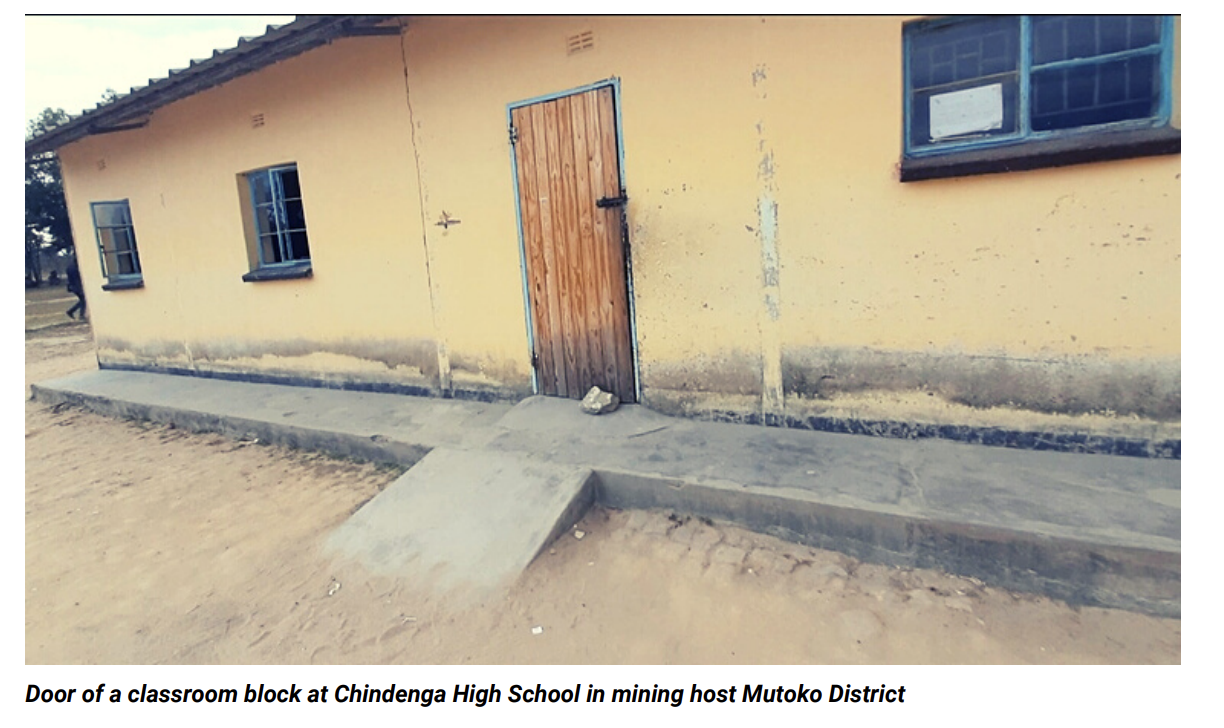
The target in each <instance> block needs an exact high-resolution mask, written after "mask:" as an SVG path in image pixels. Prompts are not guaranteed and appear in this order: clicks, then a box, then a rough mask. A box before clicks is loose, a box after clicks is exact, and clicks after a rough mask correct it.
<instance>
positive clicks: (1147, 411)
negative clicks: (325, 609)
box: [63, 17, 1180, 419]
mask: <svg viewBox="0 0 1224 728" xmlns="http://www.w3.org/2000/svg"><path fill="white" fill-rule="evenodd" d="M586 30H591V31H593V33H594V36H595V47H594V48H593V49H591V50H587V51H583V52H580V53H577V54H574V55H567V54H566V39H567V37H568V36H571V35H573V34H576V33H579V32H582V31H586ZM901 37H902V20H901V19H899V18H891V17H882V18H881V17H857V18H829V17H812V18H794V19H790V18H772V17H771V18H764V19H762V18H750V17H739V18H602V17H601V18H491V19H490V18H442V17H431V18H421V19H411V20H410V21H409V24H408V27H407V30H406V33H405V36H404V41H405V42H404V57H406V59H407V79H408V89H409V92H408V93H407V94H406V93H405V88H404V68H403V65H402V63H401V55H400V54H401V47H400V42H399V40H398V39H395V38H389V39H388V38H363V39H354V40H347V41H341V42H338V43H336V44H334V45H332V46H329V47H326V48H323V49H319V50H316V51H311V52H309V53H308V54H306V55H304V56H302V57H299V58H296V59H292V60H290V61H286V62H283V63H281V64H277V65H276V66H274V67H272V68H270V69H267V70H264V71H261V72H259V73H256V74H254V75H252V76H248V77H246V78H244V79H240V80H238V81H235V82H233V83H231V84H227V85H225V86H223V87H221V88H219V89H215V90H212V91H208V92H205V93H203V94H201V95H199V96H197V97H194V98H192V99H189V100H186V101H183V102H179V103H176V104H172V105H170V106H169V107H166V108H164V109H162V110H159V111H158V112H157V113H156V114H155V115H154V117H153V122H152V123H151V124H150V126H149V128H148V129H147V130H143V131H139V132H129V133H123V134H113V135H107V136H102V137H95V138H92V139H88V140H85V141H83V142H79V143H77V144H74V145H71V146H70V147H68V148H66V149H65V150H63V157H64V161H65V169H66V176H67V178H68V186H69V192H70V194H71V205H72V212H73V215H74V218H75V220H76V231H77V235H78V240H79V241H80V242H81V244H82V245H83V249H82V253H83V260H91V258H89V252H90V251H89V250H88V249H87V248H86V246H85V243H89V242H91V241H92V234H91V231H90V230H89V228H88V226H87V225H82V221H83V220H88V201H90V200H97V199H105V198H110V197H117V196H126V197H130V198H132V206H133V216H134V218H135V221H136V227H137V235H138V238H139V241H140V250H141V256H142V259H143V260H144V263H145V279H146V288H145V289H143V290H140V291H123V292H113V293H101V292H97V293H93V294H92V295H91V306H92V307H93V310H94V312H95V316H96V318H95V321H96V325H97V331H98V337H99V343H100V348H101V351H102V352H103V353H104V355H105V356H106V357H113V358H114V360H115V361H119V360H120V359H121V358H122V357H123V356H129V357H131V356H143V355H144V354H136V355H133V354H131V353H130V352H131V351H132V350H141V347H145V349H143V350H141V351H145V352H148V351H153V350H154V349H156V348H157V347H158V346H162V347H163V348H164V349H166V350H167V351H171V350H173V349H174V344H175V343H176V342H179V341H182V342H183V343H185V344H188V345H191V346H195V345H196V343H197V342H198V343H199V344H200V345H202V346H204V348H205V349H209V350H210V351H211V350H213V349H217V350H220V349H223V347H221V345H220V344H218V343H217V342H225V341H231V340H234V341H241V342H245V345H247V346H248V347H250V348H251V349H252V350H253V351H258V350H260V347H261V346H262V347H264V348H265V349H267V350H275V349H276V348H277V346H274V345H273V342H282V341H285V340H287V339H299V338H300V339H302V340H303V341H304V342H306V344H305V345H307V346H308V345H309V344H310V343H311V342H327V345H328V346H329V347H331V348H330V349H329V351H332V352H333V354H332V355H330V356H333V357H339V358H332V359H327V360H321V359H318V357H315V358H314V359H313V360H312V361H313V362H314V363H313V364H309V365H307V364H305V363H303V362H305V361H306V360H308V359H311V357H302V356H296V355H295V354H296V352H292V351H280V355H279V356H277V357H274V358H267V357H265V358H264V359H261V360H254V359H249V358H248V359H247V360H242V361H239V362H231V364H232V365H233V366H235V367H237V368H239V369H242V370H245V371H265V370H268V369H275V368H276V367H282V368H284V367H289V366H291V363H290V362H289V360H294V361H297V364H292V366H299V367H306V368H309V367H311V366H313V367H315V369H314V370H312V372H313V374H312V376H315V377H323V376H339V377H353V376H357V372H359V371H361V372H364V373H363V374H362V375H361V376H366V377H371V378H379V377H381V378H383V379H387V378H388V377H391V378H398V379H396V381H403V382H410V381H417V380H414V379H412V377H410V376H407V375H406V374H405V375H403V376H401V374H402V373H401V372H397V371H396V370H393V369H391V370H389V369H387V367H386V366H385V364H378V362H379V355H376V354H373V353H371V351H370V350H369V347H366V348H365V349H362V348H361V346H360V345H358V344H359V342H368V341H376V342H381V343H380V346H385V347H389V349H388V350H395V348H396V347H397V346H406V347H409V348H413V347H415V348H413V350H414V351H417V352H419V353H418V354H415V355H414V356H415V359H414V361H417V362H418V364H419V365H420V368H422V369H425V370H428V369H429V366H428V364H427V363H422V362H425V360H427V359H429V358H430V357H431V356H432V357H433V358H434V359H435V361H436V362H440V368H441V372H440V373H439V372H438V371H437V369H438V367H439V364H438V363H435V364H434V365H433V370H432V371H426V372H424V373H423V375H422V377H421V378H420V380H419V381H422V382H432V383H430V384H429V386H431V387H435V386H439V385H440V386H442V387H444V388H445V387H453V388H456V389H465V388H468V389H480V388H482V387H486V388H492V389H495V390H498V391H501V392H510V393H512V394H514V393H521V392H522V391H523V390H524V388H525V387H527V386H528V385H526V382H527V381H528V377H529V371H530V369H529V361H528V351H529V349H528V346H527V341H526V333H525V328H526V327H525V323H524V303H523V295H522V279H521V275H522V274H521V265H520V256H519V247H518V245H519V242H518V231H517V227H516V219H515V207H514V194H515V192H514V187H513V178H512V172H511V161H510V147H509V145H508V141H507V130H506V126H507V118H506V106H507V104H508V103H512V102H518V101H522V100H526V99H530V98H534V97H538V96H541V95H545V94H552V93H557V92H561V91H564V90H567V89H573V88H576V87H579V86H583V85H586V84H590V83H592V82H596V81H599V80H602V79H607V78H611V77H618V78H619V79H620V88H621V103H622V106H621V112H622V123H623V135H624V162H625V176H626V181H627V188H628V194H629V197H630V203H629V206H628V218H629V224H630V245H631V249H632V261H633V286H634V301H635V308H636V329H637V344H638V353H639V363H640V366H641V371H642V384H643V396H644V401H645V402H646V403H647V404H650V405H653V406H656V407H658V408H660V409H664V410H667V411H676V412H686V413H703V412H711V411H715V410H721V411H725V412H731V413H735V414H741V415H745V416H752V415H761V414H765V415H768V414H775V415H777V414H790V413H799V414H802V413H807V412H810V411H812V407H813V406H814V405H817V404H819V403H821V402H824V403H828V402H832V401H835V400H836V399H837V398H838V397H844V396H850V395H852V394H856V393H857V394H861V393H863V392H877V391H878V392H889V393H894V394H896V396H898V397H900V396H901V395H902V394H904V393H906V392H913V391H921V392H923V393H930V394H931V395H940V396H941V397H940V399H943V400H947V401H956V402H961V403H967V404H971V405H974V406H978V407H986V406H990V405H992V404H1006V403H1007V402H1012V403H1013V404H1014V405H1015V406H1018V407H1021V408H1029V409H1035V410H1040V411H1050V412H1060V411H1066V412H1082V411H1092V410H1107V409H1109V410H1121V411H1128V408H1129V411H1133V412H1136V413H1139V414H1143V415H1145V416H1151V417H1157V418H1162V419H1169V418H1170V417H1172V418H1176V413H1177V411H1179V408H1180V373H1179V367H1180V313H1179V311H1180V158H1179V157H1178V156H1164V157H1154V158H1145V159H1135V160H1127V161H1118V162H1106V163H1094V164H1087V165H1079V166H1074V167H1064V168H1057V169H1046V170H1039V171H1031V172H1022V173H1009V174H995V175H985V176H975V177H965V178H957V179H949V180H932V181H924V182H916V183H905V184H902V183H901V182H899V179H898V169H897V167H898V163H899V160H900V155H901V138H902V124H903V122H902V114H901V108H902V78H901V68H902V57H901V56H902V44H901ZM297 89H309V93H300V94H299V93H296V91H295V90H297ZM256 110H259V111H263V112H264V113H265V114H267V117H268V119H269V122H268V126H267V127H266V128H265V129H262V130H251V129H250V128H249V124H248V116H249V113H250V112H252V111H256ZM409 117H411V119H412V120H414V121H415V123H416V126H415V128H413V127H411V126H410V124H409V121H408V120H409ZM1175 118H1179V117H1176V115H1175ZM414 142H415V144H414ZM103 157H105V158H106V159H107V160H108V165H107V169H106V170H104V171H101V172H99V171H97V169H96V162H97V160H98V159H99V158H103ZM285 161H296V162H298V164H299V169H300V171H301V174H302V184H303V189H304V192H305V196H306V214H307V219H308V224H309V230H310V236H311V250H312V257H313V260H314V266H315V277H314V278H313V279H310V280H304V281H286V282H276V283H260V284H250V283H242V282H241V280H240V276H241V274H242V273H243V272H245V271H246V270H247V264H246V259H245V252H244V248H243V247H242V235H241V229H240V220H239V216H238V199H237V195H236V192H235V174H237V173H239V172H241V171H245V170H248V169H253V168H256V167H260V166H265V165H269V164H274V163H279V162H285ZM418 169H419V174H420V179H421V180H422V184H421V187H420V190H419V195H418V188H417V183H416V180H417V173H418ZM163 199H164V201H163ZM418 200H420V201H421V203H420V204H419V203H418ZM444 214H445V215H446V216H448V217H449V218H450V219H452V220H455V219H457V220H459V221H460V222H459V223H458V224H452V225H449V226H447V227H442V226H439V225H437V224H436V223H437V222H439V221H440V220H441V219H442V218H443V215H444ZM187 220H190V221H191V224H189V225H185V224H184V221H187ZM422 220H423V221H424V224H423V225H422ZM427 260H428V279H427V276H426V261H427ZM83 272H84V273H85V276H86V281H87V283H88V284H90V288H91V291H94V290H96V286H97V285H98V284H99V283H100V281H99V280H98V271H97V270H96V267H91V266H88V265H87V266H84V268H83ZM430 281H432V287H431V286H430ZM435 322H436V323H435ZM119 339H122V340H123V341H125V342H130V344H131V345H130V346H128V347H127V351H128V352H129V353H124V352H123V351H120V349H122V348H123V347H112V348H108V346H107V342H109V341H113V340H119ZM260 342H263V343H262V344H261V343H260ZM337 342H349V344H347V345H346V344H343V343H337ZM346 346H347V348H346ZM210 347H211V348H210ZM282 348H283V347H282ZM375 348H377V347H375ZM352 352H358V355H357V356H355V357H354V356H348V357H347V358H345V357H343V356H342V354H345V353H350V354H351V353H352ZM289 355H295V356H289ZM383 358H384V359H385V358H387V356H383ZM223 360H224V357H218V358H217V361H218V362H221V361H223ZM372 362H373V363H374V364H372ZM375 364H377V366H375ZM218 366H220V364H218ZM378 367H382V368H381V369H379V368H378ZM430 377H432V378H433V379H430ZM883 407H884V409H883V416H887V415H888V405H887V401H886V402H885V404H884V405H883Z"/></svg>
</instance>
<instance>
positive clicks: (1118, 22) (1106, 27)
mask: <svg viewBox="0 0 1224 728" xmlns="http://www.w3.org/2000/svg"><path fill="white" fill-rule="evenodd" d="M1128 25H1129V23H1128V22H1127V18H1126V16H1125V15H1105V16H1102V17H1101V19H1100V23H1099V30H1100V52H1101V53H1117V52H1118V51H1124V50H1126V49H1127V48H1129V47H1130V46H1129V45H1128V44H1127V30H1128V28H1127V26H1128Z"/></svg>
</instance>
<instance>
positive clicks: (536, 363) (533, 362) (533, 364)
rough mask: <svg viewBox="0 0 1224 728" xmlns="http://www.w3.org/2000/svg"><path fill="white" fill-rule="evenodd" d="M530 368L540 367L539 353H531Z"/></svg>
mask: <svg viewBox="0 0 1224 728" xmlns="http://www.w3.org/2000/svg"><path fill="white" fill-rule="evenodd" d="M531 368H532V369H539V368H540V355H539V354H537V353H535V352H532V353H531Z"/></svg>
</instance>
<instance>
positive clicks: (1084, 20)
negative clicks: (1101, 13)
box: [1065, 15, 1097, 58]
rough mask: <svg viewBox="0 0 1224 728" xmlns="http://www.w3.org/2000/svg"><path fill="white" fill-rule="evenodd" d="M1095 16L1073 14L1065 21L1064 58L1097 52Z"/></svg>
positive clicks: (1093, 54)
mask: <svg viewBox="0 0 1224 728" xmlns="http://www.w3.org/2000/svg"><path fill="white" fill-rule="evenodd" d="M1096 40H1097V39H1096V18H1095V17H1094V16H1092V15H1075V16H1072V17H1071V18H1070V19H1069V20H1068V21H1067V55H1066V56H1065V57H1066V58H1088V57H1089V56H1095V55H1096V53H1097V42H1096Z"/></svg>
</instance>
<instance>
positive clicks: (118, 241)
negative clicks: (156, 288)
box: [90, 200, 144, 291]
mask: <svg viewBox="0 0 1224 728" xmlns="http://www.w3.org/2000/svg"><path fill="white" fill-rule="evenodd" d="M90 207H91V208H92V211H93V220H94V230H95V231H96V232H97V236H98V256H99V258H100V259H101V261H102V275H103V276H105V277H106V284H105V285H103V286H102V288H103V290H107V291H111V290H118V289H123V288H140V287H141V286H143V285H144V278H143V276H142V275H141V273H140V255H139V254H138V253H137V252H136V231H135V229H134V228H133V227H132V212H131V210H130V209H129V207H128V201H127V200H118V201H116V202H95V203H93V204H92V205H91V206H90Z"/></svg>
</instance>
